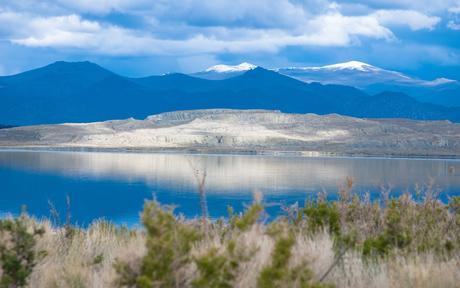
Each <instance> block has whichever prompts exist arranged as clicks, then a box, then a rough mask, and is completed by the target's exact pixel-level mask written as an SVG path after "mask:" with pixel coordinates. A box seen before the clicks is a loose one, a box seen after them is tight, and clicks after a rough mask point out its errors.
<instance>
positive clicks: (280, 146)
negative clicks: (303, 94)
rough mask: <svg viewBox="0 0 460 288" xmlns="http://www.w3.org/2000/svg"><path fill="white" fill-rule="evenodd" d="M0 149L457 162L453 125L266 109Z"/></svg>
mask: <svg viewBox="0 0 460 288" xmlns="http://www.w3.org/2000/svg"><path fill="white" fill-rule="evenodd" d="M0 146H2V147H18V146H19V147H51V148H72V149H73V148H97V149H119V148H123V149H135V150H136V149H140V150H165V149H166V150H174V151H176V150H183V151H191V150H196V151H201V152H241V151H253V152H260V151H299V152H307V151H316V152H331V153H344V154H373V155H419V156H423V155H427V156H428V155H431V156H433V155H446V156H448V155H449V156H460V124H454V123H451V122H448V121H414V120H401V119H360V118H353V117H347V116H341V115H337V114H330V115H323V116H320V115H315V114H285V113H281V112H279V111H268V110H226V109H211V110H190V111H178V112H168V113H162V114H158V115H153V116H150V117H148V118H146V119H145V120H135V119H127V120H117V121H106V122H95V123H83V124H58V125H40V126H27V127H18V128H11V129H2V130H0Z"/></svg>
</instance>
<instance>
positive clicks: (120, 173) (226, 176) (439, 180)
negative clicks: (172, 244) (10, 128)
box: [0, 150, 460, 226]
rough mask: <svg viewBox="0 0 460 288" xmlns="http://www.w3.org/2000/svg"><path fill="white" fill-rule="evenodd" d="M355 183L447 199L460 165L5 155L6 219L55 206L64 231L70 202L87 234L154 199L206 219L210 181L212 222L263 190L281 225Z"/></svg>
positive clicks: (131, 217)
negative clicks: (282, 216)
mask: <svg viewBox="0 0 460 288" xmlns="http://www.w3.org/2000/svg"><path fill="white" fill-rule="evenodd" d="M204 174H206V176H205V177H203V175H204ZM347 177H351V178H352V179H353V181H354V183H355V186H354V191H355V192H356V193H359V194H361V195H364V193H366V192H369V193H370V195H371V197H373V198H376V197H379V195H380V191H381V189H382V187H385V188H391V191H392V195H398V194H400V193H402V192H405V191H409V192H412V193H413V192H414V191H415V190H416V188H415V186H416V185H418V186H419V187H426V185H430V183H431V185H432V186H433V187H434V188H433V189H436V190H438V189H439V190H440V191H441V194H440V198H441V200H443V201H445V200H446V199H448V197H449V196H454V195H460V161H459V160H446V159H395V158H389V159H388V158H350V157H348V158H347V157H316V158H313V157H284V156H277V157H275V156H236V155H194V154H191V155H185V154H147V153H146V154H142V153H105V152H101V153H99V152H97V153H96V152H49V151H13V150H10V151H8V150H5V151H0V215H9V214H12V215H17V214H18V213H19V212H20V211H21V206H22V205H25V206H26V207H27V211H28V212H29V213H30V214H32V215H34V216H36V217H38V218H42V217H50V215H51V214H52V213H51V212H50V211H51V207H55V210H57V211H58V212H59V215H60V220H58V221H56V222H59V221H60V222H61V223H62V221H64V220H63V219H64V218H65V215H66V211H67V206H68V205H67V204H66V198H67V195H68V196H69V199H70V215H71V221H72V222H73V223H75V224H78V225H81V226H86V225H88V224H89V223H90V222H91V221H93V220H94V219H98V218H104V219H106V220H110V221H113V222H115V223H117V224H126V225H136V224H137V223H139V212H140V211H141V210H142V205H143V202H144V201H145V199H152V198H153V197H154V198H156V199H157V200H158V201H160V202H161V203H163V204H171V205H175V206H176V210H175V211H176V212H177V213H181V214H183V215H184V216H186V217H189V218H192V217H199V215H200V211H201V210H200V199H201V200H202V199H203V198H200V193H199V192H198V185H199V182H201V181H203V178H205V179H204V180H205V181H204V183H205V192H206V193H205V197H206V198H205V199H206V201H207V206H208V210H209V215H210V216H211V217H212V218H218V217H222V216H227V207H228V206H229V205H230V206H232V207H233V208H234V209H235V210H236V211H242V210H243V209H244V207H246V205H248V204H250V203H251V202H252V197H253V193H254V191H260V192H262V193H263V195H264V202H265V203H266V205H267V207H268V208H267V211H268V214H269V215H270V216H271V217H275V216H276V215H278V214H279V213H281V209H280V204H283V205H291V204H294V203H296V202H298V203H299V204H301V205H302V204H303V202H304V201H305V199H306V198H307V197H311V196H312V195H314V194H316V193H317V192H320V191H327V192H328V195H329V196H328V197H330V198H334V197H336V196H337V191H338V189H339V187H340V186H341V185H344V183H345V179H346V178H347ZM54 218H56V217H54Z"/></svg>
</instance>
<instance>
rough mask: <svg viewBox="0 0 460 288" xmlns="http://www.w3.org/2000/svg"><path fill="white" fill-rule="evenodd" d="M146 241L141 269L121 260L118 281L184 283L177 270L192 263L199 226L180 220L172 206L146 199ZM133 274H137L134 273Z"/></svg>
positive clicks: (129, 283)
mask: <svg viewBox="0 0 460 288" xmlns="http://www.w3.org/2000/svg"><path fill="white" fill-rule="evenodd" d="M142 221H143V223H144V226H145V229H146V233H147V240H146V248H147V254H146V255H145V256H144V258H143V259H142V264H141V269H140V271H139V273H138V275H136V274H137V273H136V271H133V270H131V269H130V268H129V266H128V265H126V264H123V263H122V262H120V261H118V262H117V264H116V265H115V269H116V270H117V272H118V273H119V276H121V278H120V277H119V279H118V281H117V284H118V285H120V286H123V285H126V286H132V285H136V286H137V287H149V288H150V287H178V286H181V284H183V283H182V282H181V279H180V277H178V272H179V271H180V269H181V268H183V267H184V266H185V265H186V264H188V263H189V262H190V260H191V259H190V255H189V252H190V250H191V248H192V245H193V243H195V242H196V241H197V240H199V239H200V234H199V232H198V229H194V228H193V227H192V226H189V225H187V224H184V223H181V222H180V221H178V220H177V219H176V218H175V217H174V215H173V213H172V209H167V208H166V207H162V206H160V204H158V203H157V202H155V201H153V202H147V203H146V204H145V206H144V212H143V213H142ZM133 274H134V275H133Z"/></svg>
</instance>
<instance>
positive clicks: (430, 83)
mask: <svg viewBox="0 0 460 288" xmlns="http://www.w3.org/2000/svg"><path fill="white" fill-rule="evenodd" d="M456 82H457V81H456V80H452V79H448V78H437V79H434V80H433V81H427V82H425V83H424V84H423V85H425V86H440V85H444V84H450V83H456Z"/></svg>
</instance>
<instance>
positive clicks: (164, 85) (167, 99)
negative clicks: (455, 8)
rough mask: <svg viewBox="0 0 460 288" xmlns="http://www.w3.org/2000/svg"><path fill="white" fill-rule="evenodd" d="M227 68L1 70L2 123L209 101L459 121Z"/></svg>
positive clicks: (429, 110) (445, 113) (406, 99)
mask: <svg viewBox="0 0 460 288" xmlns="http://www.w3.org/2000/svg"><path fill="white" fill-rule="evenodd" d="M214 68H215V67H214ZM225 68H226V67H224V66H223V65H222V66H221V67H220V68H219V67H218V69H214V70H212V69H210V70H208V71H207V73H208V74H212V73H214V72H216V73H221V74H225V73H228V74H225V75H226V76H228V75H230V74H231V77H221V78H218V79H220V80H209V79H202V78H199V77H197V74H194V75H185V74H180V73H172V74H166V75H162V76H150V77H143V78H129V77H124V76H121V75H117V74H115V73H113V72H111V71H109V70H107V69H104V68H102V67H100V66H99V65H97V64H94V63H91V62H62V61H61V62H55V63H53V64H50V65H48V66H45V67H42V68H38V69H34V70H31V71H27V72H24V73H20V74H17V75H12V76H3V77H0V101H1V105H0V123H2V124H3V125H32V124H45V123H63V122H94V121H103V120H109V119H126V118H130V117H134V118H137V119H144V118H145V117H147V116H148V115H152V114H156V113H161V112H165V111H175V110H189V109H209V108H229V109H270V110H281V111H283V112H287V113H316V114H330V113H338V114H343V115H349V116H355V117H364V118H411V119H419V120H450V121H453V122H460V108H458V107H445V106H441V105H436V104H431V103H423V102H421V101H420V100H419V99H416V98H412V97H410V96H408V95H406V94H405V93H403V92H388V91H384V92H381V93H378V94H375V95H374V94H371V93H368V92H366V91H365V90H361V89H358V88H354V87H352V86H347V85H339V84H320V83H317V82H311V83H310V82H308V81H307V82H306V81H305V80H304V79H303V81H301V80H299V79H295V78H293V77H294V76H292V75H291V76H287V75H283V74H284V73H285V72H283V71H281V70H280V71H273V70H267V69H264V68H261V67H254V66H253V65H250V64H245V65H242V66H240V67H239V68H237V69H233V70H232V69H230V70H228V69H227V70H226V69H225ZM219 69H220V70H219ZM204 72H206V71H204ZM202 75H204V74H203V73H202ZM208 78H209V77H208ZM296 78H299V77H296ZM215 79H217V78H215Z"/></svg>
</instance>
